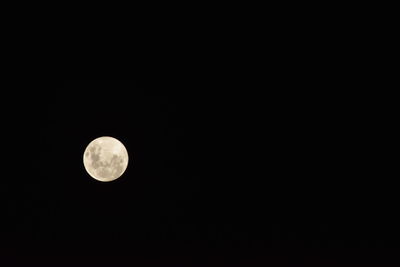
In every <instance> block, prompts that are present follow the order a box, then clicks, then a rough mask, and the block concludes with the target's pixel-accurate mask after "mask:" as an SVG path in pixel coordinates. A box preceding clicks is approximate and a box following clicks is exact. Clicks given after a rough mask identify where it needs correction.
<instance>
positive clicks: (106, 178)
mask: <svg viewBox="0 0 400 267" xmlns="http://www.w3.org/2000/svg"><path fill="white" fill-rule="evenodd" d="M83 165H84V166H85V169H86V171H87V172H88V173H89V175H90V176H92V177H93V178H94V179H96V180H99V181H101V182H110V181H113V180H115V179H117V178H119V177H120V176H121V175H122V174H123V173H124V172H125V170H126V168H127V167H128V151H127V150H126V148H125V146H124V145H123V144H122V143H121V142H120V141H119V140H117V139H115V138H113V137H110V136H102V137H99V138H96V139H94V140H93V141H92V142H90V143H89V145H88V146H87V147H86V149H85V152H84V154H83Z"/></svg>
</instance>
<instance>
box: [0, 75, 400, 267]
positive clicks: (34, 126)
mask: <svg viewBox="0 0 400 267" xmlns="http://www.w3.org/2000/svg"><path fill="white" fill-rule="evenodd" d="M278 73H279V72H278V71H277V74H276V75H274V74H271V73H270V74H269V75H270V76H269V77H270V78H269V79H267V80H263V81H259V80H254V79H253V78H252V75H251V74H248V75H247V76H240V77H233V76H234V75H233V74H232V73H228V72H226V73H225V72H224V73H223V74H222V73H218V72H216V73H214V74H212V73H208V74H204V75H201V74H199V75H192V76H187V75H186V74H182V76H181V77H180V78H176V79H175V78H174V77H176V76H174V77H168V76H162V75H158V76H157V75H154V76H149V77H147V76H146V77H140V78H137V79H132V80H45V81H43V80H42V81H37V80H29V81H24V86H25V87H26V86H31V88H32V90H31V91H30V92H28V93H25V92H23V93H22V92H21V95H20V96H19V95H18V96H16V97H15V99H16V101H15V103H16V104H15V105H13V109H11V110H7V112H9V113H19V114H21V115H15V116H14V115H13V117H12V118H11V117H10V118H9V119H8V120H7V122H10V126H9V127H7V129H6V130H5V131H6V132H7V133H8V134H10V135H11V136H12V137H14V139H16V140H18V145H17V147H16V148H15V149H12V152H10V153H11V154H10V155H12V158H13V159H14V160H13V162H14V164H13V165H12V167H11V166H10V167H9V169H10V170H11V172H12V174H11V175H9V176H8V177H7V178H6V179H3V181H2V184H3V185H2V188H1V193H2V196H4V201H3V202H2V204H1V207H2V211H3V218H4V220H3V222H4V223H5V227H3V228H2V230H1V234H2V246H3V248H4V249H3V248H2V252H0V255H2V256H0V259H1V260H2V261H4V262H7V264H6V265H4V266H12V264H15V265H16V266H19V265H18V264H25V265H26V266H31V265H32V266H34V264H38V266H39V265H40V266H44V265H46V264H48V265H49V266H72V265H73V266H81V265H82V264H83V265H82V266H91V265H90V264H92V265H93V266H225V265H226V266H234V265H235V264H236V265H243V266H257V264H259V265H260V266H265V264H267V263H272V264H274V265H273V266H287V265H291V264H292V265H293V266H300V264H305V266H310V265H312V264H315V265H316V266H317V265H319V266H329V264H335V263H339V262H343V261H345V262H346V260H347V262H350V263H351V262H352V261H356V260H355V259H358V260H359V261H360V260H361V261H362V260H363V259H366V256H363V255H370V257H367V258H368V262H369V263H374V260H375V262H378V263H382V262H381V261H380V260H381V259H382V258H381V257H378V256H376V257H375V256H371V255H386V256H385V257H386V259H387V260H388V259H391V258H390V257H391V256H392V255H393V254H391V253H393V251H396V248H397V247H398V246H397V245H396V244H397V238H398V237H399V236H400V232H399V230H397V222H398V221H397V220H396V218H395V216H393V215H392V214H393V212H396V210H395V208H397V206H396V203H398V200H397V199H396V195H395V194H394V188H393V186H388V185H390V184H391V180H390V178H389V177H388V176H385V175H382V172H381V171H380V169H379V168H380V165H379V164H380V162H378V161H371V158H370V155H371V154H373V152H372V151H373V150H374V147H373V146H372V145H368V137H367V136H366V130H365V128H364V126H365V123H366V122H367V121H368V119H369V117H368V116H369V113H368V112H367V111H365V110H363V109H362V107H361V108H360V105H359V104H360V101H361V102H362V100H360V99H361V98H362V94H361V95H360V94H350V93H348V92H346V91H339V90H337V89H336V88H335V84H333V83H331V82H330V80H329V77H323V76H322V73H320V74H318V75H316V76H314V77H319V78H318V79H311V80H310V79H307V77H305V76H303V75H291V76H290V79H289V78H287V75H286V74H287V72H283V74H279V75H278ZM232 75H233V76H232ZM178 76H179V75H178ZM271 77H273V78H271ZM298 84H302V87H301V88H298V89H297V88H296V86H295V85H298ZM321 84H325V88H326V90H325V91H321V90H315V88H316V87H317V86H316V85H321ZM14 86H15V88H18V87H19V86H20V85H19V84H18V83H17V84H15V85H14ZM220 88H225V89H224V90H219V89H220ZM249 88H253V89H254V90H253V89H249ZM288 88H292V89H288ZM308 88H310V89H308ZM17 94H18V92H17ZM13 100H14V98H13ZM14 111H15V112H14ZM7 125H8V124H7ZM103 135H108V136H113V137H115V138H117V139H119V140H121V141H122V142H123V143H124V144H125V146H126V148H127V150H128V153H129V156H130V163H129V166H128V169H127V171H126V173H125V174H124V175H123V176H122V177H121V178H120V179H118V180H116V181H114V182H111V183H101V182H98V181H96V180H94V179H92V178H91V177H90V176H89V175H88V174H87V173H86V172H85V169H84V167H83V163H82V155H83V151H84V149H85V147H86V145H87V144H88V143H89V142H90V141H91V140H93V139H94V138H96V137H99V136H103ZM14 139H12V140H14ZM10 146H11V148H13V145H10ZM371 162H373V164H371ZM374 257H375V258H374ZM388 261H389V260H388ZM63 264H64V265H63ZM80 264H81V265H80ZM102 264H103V265H102ZM118 264H120V265H118ZM168 264H169V265H168ZM173 264H175V265H173ZM179 264H181V265H179ZM295 264H299V265H295Z"/></svg>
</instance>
